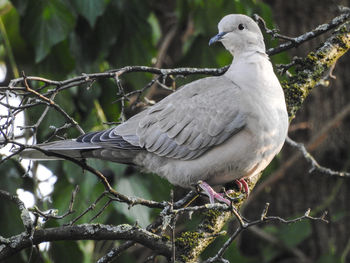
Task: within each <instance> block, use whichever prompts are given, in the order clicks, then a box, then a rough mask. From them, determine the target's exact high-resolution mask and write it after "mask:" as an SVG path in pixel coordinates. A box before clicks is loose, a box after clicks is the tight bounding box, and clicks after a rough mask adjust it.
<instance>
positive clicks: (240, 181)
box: [235, 178, 250, 197]
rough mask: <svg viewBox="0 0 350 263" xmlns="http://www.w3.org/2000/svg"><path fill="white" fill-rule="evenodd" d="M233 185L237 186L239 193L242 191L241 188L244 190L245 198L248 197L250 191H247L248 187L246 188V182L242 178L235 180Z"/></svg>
mask: <svg viewBox="0 0 350 263" xmlns="http://www.w3.org/2000/svg"><path fill="white" fill-rule="evenodd" d="M235 183H236V184H237V185H238V189H239V191H241V190H242V187H243V189H244V191H245V192H246V194H247V197H248V196H249V192H250V191H249V186H248V184H247V182H246V180H244V179H243V178H241V179H239V180H235Z"/></svg>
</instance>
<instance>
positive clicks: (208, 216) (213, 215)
mask: <svg viewBox="0 0 350 263" xmlns="http://www.w3.org/2000/svg"><path fill="white" fill-rule="evenodd" d="M222 213H223V212H222V211H218V210H214V209H210V210H208V211H206V212H205V213H204V220H203V221H202V222H201V225H200V228H201V229H203V231H204V232H207V233H213V232H215V231H216V229H215V225H216V222H217V219H218V217H219V216H221V215H222Z"/></svg>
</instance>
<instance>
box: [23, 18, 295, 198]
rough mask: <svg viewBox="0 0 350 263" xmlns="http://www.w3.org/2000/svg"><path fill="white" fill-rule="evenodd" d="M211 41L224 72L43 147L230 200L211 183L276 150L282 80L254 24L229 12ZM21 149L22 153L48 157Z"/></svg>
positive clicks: (246, 172) (252, 168)
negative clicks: (221, 55)
mask: <svg viewBox="0 0 350 263" xmlns="http://www.w3.org/2000/svg"><path fill="white" fill-rule="evenodd" d="M218 29H219V33H218V34H217V35H216V36H214V37H213V38H212V39H210V42H209V45H211V44H213V43H214V42H221V43H222V44H223V45H224V47H225V48H226V49H227V50H228V51H229V52H230V53H231V54H232V55H233V56H234V59H233V62H232V64H231V66H230V67H229V69H228V70H227V72H226V73H225V74H223V75H221V76H217V77H207V78H203V79H200V80H197V81H193V82H191V83H188V84H186V85H184V86H182V87H181V88H179V89H178V90H177V91H176V92H174V93H172V94H171V95H169V96H167V97H166V98H164V99H163V100H161V101H159V102H158V103H156V104H155V105H153V106H151V107H149V108H147V109H145V110H144V111H142V112H140V113H138V114H136V115H135V116H133V117H132V118H130V119H129V120H127V121H126V122H124V123H122V124H120V125H119V126H116V127H113V128H110V129H108V130H104V131H99V132H91V133H87V134H85V135H82V136H80V137H78V138H77V139H74V140H63V141H56V142H51V143H45V144H38V145H37V146H38V147H40V148H41V149H42V150H43V151H44V152H53V153H58V154H62V155H66V156H69V157H73V158H78V159H82V158H98V159H103V160H108V161H113V162H118V163H125V164H133V165H137V166H139V167H141V168H143V169H144V170H146V171H149V172H153V173H156V174H158V175H160V176H161V177H164V178H166V179H167V180H168V181H169V182H170V183H172V184H174V185H179V186H181V187H185V188H189V187H192V186H193V185H195V184H196V183H197V182H199V181H200V182H201V183H200V187H201V188H202V189H203V190H204V192H205V193H206V194H207V195H208V196H209V198H210V202H214V201H215V199H217V200H219V201H223V202H226V203H229V202H228V200H227V199H225V198H224V197H223V195H222V194H217V193H216V192H214V191H213V189H212V188H211V187H210V185H222V184H225V183H227V182H230V181H234V180H236V181H237V182H238V184H243V186H244V189H245V191H246V192H247V193H248V191H249V188H248V186H247V183H246V181H245V180H244V179H245V178H249V177H251V176H254V175H256V174H258V173H260V172H261V171H262V170H263V169H264V168H265V167H266V166H267V165H268V164H269V163H270V162H271V160H272V159H273V158H274V156H275V155H276V154H277V153H278V152H279V151H280V150H281V148H282V146H283V144H284V141H285V138H286V136H287V129H288V114H287V109H286V104H285V99H284V93H283V90H282V88H281V85H280V83H279V81H278V79H277V77H276V75H275V74H274V72H273V67H272V65H271V62H270V60H269V58H268V56H267V54H266V53H265V44H264V40H263V36H262V33H261V31H260V29H259V27H258V25H257V24H256V23H255V22H254V21H253V20H252V19H251V18H250V17H248V16H245V15H238V14H231V15H227V16H225V17H224V18H222V20H221V21H220V22H219V25H218ZM44 152H40V151H36V150H34V149H26V150H25V151H23V152H22V157H23V158H30V159H37V160H38V159H41V160H43V159H52V158H54V157H52V156H47V155H45V153H44Z"/></svg>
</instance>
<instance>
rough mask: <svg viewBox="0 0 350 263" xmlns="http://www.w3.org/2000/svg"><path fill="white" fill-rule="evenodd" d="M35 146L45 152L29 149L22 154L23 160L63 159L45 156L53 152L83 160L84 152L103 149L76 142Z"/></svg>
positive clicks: (66, 141) (57, 142) (69, 141)
mask: <svg viewBox="0 0 350 263" xmlns="http://www.w3.org/2000/svg"><path fill="white" fill-rule="evenodd" d="M35 146H36V147H38V148H40V149H42V150H43V151H39V150H37V149H34V148H27V149H25V150H24V151H23V152H21V153H20V156H21V157H22V158H23V159H32V160H37V161H39V160H41V161H44V160H59V159H62V158H60V157H58V156H54V155H48V154H45V152H48V153H50V152H51V153H57V154H60V155H64V156H68V157H71V158H76V159H82V158H84V156H83V155H82V153H83V152H84V151H86V150H95V149H98V148H101V146H97V145H92V144H91V143H80V142H76V141H75V140H64V141H55V142H50V143H43V144H37V145H35Z"/></svg>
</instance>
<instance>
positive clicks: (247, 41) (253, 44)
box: [209, 14, 265, 55]
mask: <svg viewBox="0 0 350 263" xmlns="http://www.w3.org/2000/svg"><path fill="white" fill-rule="evenodd" d="M218 29H219V33H218V34H217V35H216V36H214V37H212V38H211V39H210V41H209V45H211V44H213V43H215V42H218V41H220V42H221V43H222V44H223V45H224V47H225V48H226V49H227V50H228V51H230V53H231V54H232V55H234V54H238V53H242V52H246V51H259V52H265V44H264V38H263V35H262V33H261V31H260V28H259V26H258V25H257V23H255V21H254V20H253V19H251V18H250V17H248V16H246V15H237V14H232V15H227V16H225V17H224V18H222V19H221V21H220V22H219V25H218Z"/></svg>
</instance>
